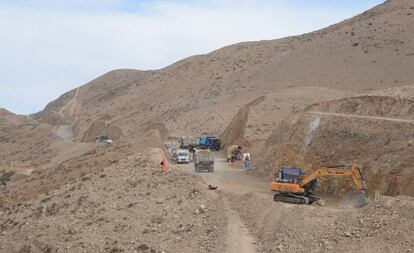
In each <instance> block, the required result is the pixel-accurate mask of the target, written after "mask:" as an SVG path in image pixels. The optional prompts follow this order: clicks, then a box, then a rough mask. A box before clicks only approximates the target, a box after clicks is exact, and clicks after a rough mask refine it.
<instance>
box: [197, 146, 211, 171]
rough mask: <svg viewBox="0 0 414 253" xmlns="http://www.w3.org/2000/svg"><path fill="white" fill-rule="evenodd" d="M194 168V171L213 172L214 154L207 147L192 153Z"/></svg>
mask: <svg viewBox="0 0 414 253" xmlns="http://www.w3.org/2000/svg"><path fill="white" fill-rule="evenodd" d="M194 169H195V171H196V172H201V171H208V172H214V155H213V153H212V152H211V151H210V150H208V149H200V150H196V151H195V153H194Z"/></svg>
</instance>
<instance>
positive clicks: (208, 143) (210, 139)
mask: <svg viewBox="0 0 414 253" xmlns="http://www.w3.org/2000/svg"><path fill="white" fill-rule="evenodd" d="M199 144H200V146H199V147H200V148H204V149H210V150H215V151H219V150H220V148H221V141H220V138H218V137H215V136H201V137H200V143H199Z"/></svg>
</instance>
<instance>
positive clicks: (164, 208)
mask: <svg viewBox="0 0 414 253" xmlns="http://www.w3.org/2000/svg"><path fill="white" fill-rule="evenodd" d="M222 202H223V200H222V199H221V197H220V196H219V195H217V194H215V193H213V192H210V191H208V190H207V189H206V187H205V186H204V185H201V184H199V181H198V180H197V178H196V177H194V176H191V175H189V174H186V173H180V172H172V173H170V174H168V175H164V176H163V175H162V174H161V171H160V169H159V167H158V165H157V164H152V163H151V162H150V161H148V160H147V159H146V158H145V157H143V156H142V155H133V156H129V157H128V158H127V159H125V160H122V161H120V162H119V163H116V164H114V165H112V166H110V167H107V168H105V169H104V170H102V171H101V172H98V173H95V174H85V175H83V176H82V177H80V178H78V179H76V180H73V181H71V182H70V183H68V184H66V185H64V186H62V187H59V188H58V189H56V190H54V191H51V192H49V193H48V194H46V195H40V196H39V197H38V198H37V199H36V200H34V201H30V202H25V203H23V204H21V205H18V206H3V207H1V209H0V212H1V217H0V241H1V242H2V243H1V244H0V251H1V252H82V251H86V252H95V251H99V252H134V251H135V252H223V247H224V245H223V244H221V240H219V238H221V237H222V236H223V233H224V230H223V225H225V224H226V222H227V219H226V217H225V216H224V215H223V210H222ZM224 228H225V226H224Z"/></svg>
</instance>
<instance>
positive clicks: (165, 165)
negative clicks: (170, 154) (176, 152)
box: [161, 158, 167, 175]
mask: <svg viewBox="0 0 414 253" xmlns="http://www.w3.org/2000/svg"><path fill="white" fill-rule="evenodd" d="M166 167H167V161H166V160H165V158H163V159H162V161H161V171H162V174H163V175H164V174H165V170H166Z"/></svg>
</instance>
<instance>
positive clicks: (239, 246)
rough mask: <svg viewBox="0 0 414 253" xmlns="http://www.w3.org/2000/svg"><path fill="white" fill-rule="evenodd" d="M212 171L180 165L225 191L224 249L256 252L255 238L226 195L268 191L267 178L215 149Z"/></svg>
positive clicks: (229, 252) (230, 252) (230, 196)
mask: <svg viewBox="0 0 414 253" xmlns="http://www.w3.org/2000/svg"><path fill="white" fill-rule="evenodd" d="M214 155H215V162H214V173H202V172H201V173H196V172H195V171H194V164H191V163H190V164H186V165H180V166H179V168H181V169H182V170H185V171H187V172H191V173H194V174H197V175H200V176H201V177H202V178H203V180H204V181H205V182H206V184H211V185H214V186H218V189H219V190H220V191H221V192H222V193H224V194H223V196H224V198H223V199H224V207H225V210H226V216H227V218H228V226H227V238H226V240H225V243H226V246H227V250H226V252H227V253H256V252H257V250H256V245H255V238H254V237H253V236H252V235H251V234H250V232H249V230H248V228H247V227H246V225H245V224H244V223H243V221H242V220H241V218H240V216H239V213H238V212H237V211H235V210H234V209H233V208H232V207H231V205H230V203H229V198H232V197H234V196H235V195H242V194H246V193H252V192H260V193H268V191H267V187H266V182H263V181H261V180H260V179H258V178H255V177H253V176H250V175H248V174H246V173H244V172H245V171H244V170H243V169H237V168H233V167H231V166H230V165H229V163H227V161H226V159H225V158H224V157H222V156H221V155H220V154H219V153H217V152H215V153H214Z"/></svg>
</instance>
